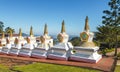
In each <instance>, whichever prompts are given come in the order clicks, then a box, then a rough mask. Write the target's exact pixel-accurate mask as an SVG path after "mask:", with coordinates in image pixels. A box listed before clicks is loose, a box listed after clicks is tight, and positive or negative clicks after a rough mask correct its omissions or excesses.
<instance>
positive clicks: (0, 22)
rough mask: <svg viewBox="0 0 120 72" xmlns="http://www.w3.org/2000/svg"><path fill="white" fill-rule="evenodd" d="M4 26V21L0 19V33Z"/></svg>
mask: <svg viewBox="0 0 120 72" xmlns="http://www.w3.org/2000/svg"><path fill="white" fill-rule="evenodd" d="M3 27H4V23H3V22H2V21H0V33H2V32H3Z"/></svg>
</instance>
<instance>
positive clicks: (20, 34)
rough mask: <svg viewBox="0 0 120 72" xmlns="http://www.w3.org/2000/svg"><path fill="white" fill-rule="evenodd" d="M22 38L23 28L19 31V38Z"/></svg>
mask: <svg viewBox="0 0 120 72" xmlns="http://www.w3.org/2000/svg"><path fill="white" fill-rule="evenodd" d="M21 36H22V30H21V28H20V29H19V37H21Z"/></svg>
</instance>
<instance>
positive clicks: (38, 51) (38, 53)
mask: <svg viewBox="0 0 120 72" xmlns="http://www.w3.org/2000/svg"><path fill="white" fill-rule="evenodd" d="M46 54H47V50H45V49H44V48H34V49H33V50H32V53H31V57H35V58H47V55H46Z"/></svg>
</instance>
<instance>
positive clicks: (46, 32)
mask: <svg viewBox="0 0 120 72" xmlns="http://www.w3.org/2000/svg"><path fill="white" fill-rule="evenodd" d="M45 34H48V29H47V24H45V27H44V35H45Z"/></svg>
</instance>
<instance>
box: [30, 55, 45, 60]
mask: <svg viewBox="0 0 120 72" xmlns="http://www.w3.org/2000/svg"><path fill="white" fill-rule="evenodd" d="M31 57H32V58H40V59H46V58H47V57H46V56H42V55H35V54H34V55H33V54H32V55H31Z"/></svg>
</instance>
